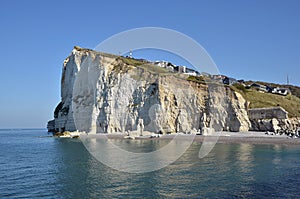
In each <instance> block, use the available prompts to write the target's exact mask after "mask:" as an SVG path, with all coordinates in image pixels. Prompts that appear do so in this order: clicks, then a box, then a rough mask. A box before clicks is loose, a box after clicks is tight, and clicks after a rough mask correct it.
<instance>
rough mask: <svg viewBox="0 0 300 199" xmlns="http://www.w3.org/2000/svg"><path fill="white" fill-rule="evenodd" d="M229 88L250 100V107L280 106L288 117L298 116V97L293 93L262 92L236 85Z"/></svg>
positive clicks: (299, 107)
mask: <svg viewBox="0 0 300 199" xmlns="http://www.w3.org/2000/svg"><path fill="white" fill-rule="evenodd" d="M231 88H232V89H233V90H235V91H237V92H239V93H241V94H242V95H243V97H244V98H245V99H246V100H247V101H248V102H250V108H267V107H275V106H281V107H282V108H284V109H285V110H286V111H288V112H289V117H300V98H298V97H297V96H295V95H288V96H282V95H276V94H272V93H262V92H259V91H256V90H252V89H243V88H241V87H238V86H236V85H235V86H232V87H231Z"/></svg>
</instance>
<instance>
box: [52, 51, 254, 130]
mask: <svg viewBox="0 0 300 199" xmlns="http://www.w3.org/2000/svg"><path fill="white" fill-rule="evenodd" d="M187 77H188V76H186V75H184V74H178V73H172V72H167V71H165V70H163V69H162V68H159V67H158V66H154V65H151V64H150V63H145V64H141V62H140V61H139V62H138V61H137V60H134V59H130V58H124V57H120V56H116V55H110V54H106V53H99V52H95V51H92V50H88V49H82V48H79V47H75V48H74V49H73V51H72V53H71V54H70V56H69V57H67V59H66V60H65V61H64V64H63V71H62V79H61V102H60V103H59V105H58V106H57V107H56V109H55V114H54V115H55V119H54V120H52V121H50V122H49V123H48V128H49V130H51V131H76V130H79V131H86V132H90V131H91V129H92V128H93V127H95V129H96V132H97V133H116V132H125V131H135V130H136V129H137V128H138V127H137V124H138V121H139V119H143V122H144V126H145V127H144V130H146V131H151V132H162V133H169V132H170V133H176V132H191V131H195V130H199V129H200V130H203V129H205V128H213V129H215V130H216V131H221V130H225V131H248V130H249V128H250V121H249V119H248V115H247V103H246V101H245V100H244V98H243V97H242V96H241V95H240V94H239V93H237V92H235V91H233V90H232V89H231V88H230V87H225V86H223V85H219V84H213V83H211V84H203V83H197V82H192V81H187Z"/></svg>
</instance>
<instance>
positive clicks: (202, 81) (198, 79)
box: [187, 76, 206, 84]
mask: <svg viewBox="0 0 300 199" xmlns="http://www.w3.org/2000/svg"><path fill="white" fill-rule="evenodd" d="M187 80H188V81H192V82H197V83H200V84H206V83H205V79H204V77H203V76H200V77H197V76H189V77H188V78H187Z"/></svg>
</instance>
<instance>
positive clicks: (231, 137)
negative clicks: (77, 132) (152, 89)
mask: <svg viewBox="0 0 300 199" xmlns="http://www.w3.org/2000/svg"><path fill="white" fill-rule="evenodd" d="M83 136H88V137H91V138H97V139H121V140H126V139H127V138H124V137H125V136H126V134H122V133H119V134H96V135H83ZM175 136H176V135H175V134H171V135H161V136H160V137H155V138H150V137H147V136H141V137H135V139H134V140H172V139H173V138H174V137H175ZM177 136H180V140H185V138H186V139H188V140H190V136H195V137H194V142H199V143H202V142H203V140H204V139H205V141H207V142H210V140H211V141H212V142H213V141H215V140H216V139H217V143H222V144H227V143H247V144H283V145H300V138H296V139H295V138H290V137H288V136H284V135H265V132H217V133H214V134H213V135H189V134H179V135H177Z"/></svg>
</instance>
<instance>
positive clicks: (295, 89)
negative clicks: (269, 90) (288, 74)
mask: <svg viewBox="0 0 300 199" xmlns="http://www.w3.org/2000/svg"><path fill="white" fill-rule="evenodd" d="M252 83H258V84H262V85H266V86H270V87H279V88H288V89H290V91H291V92H292V94H293V95H295V96H297V97H299V98H300V87H298V86H293V85H283V84H274V83H268V82H254V81H246V82H245V84H246V85H251V84H252Z"/></svg>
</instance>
